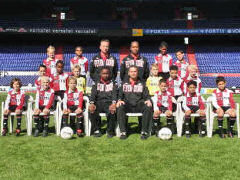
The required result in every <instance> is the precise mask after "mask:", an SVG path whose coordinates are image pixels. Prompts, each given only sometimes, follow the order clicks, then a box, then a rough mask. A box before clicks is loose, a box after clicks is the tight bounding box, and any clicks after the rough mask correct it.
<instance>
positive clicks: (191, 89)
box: [188, 84, 197, 94]
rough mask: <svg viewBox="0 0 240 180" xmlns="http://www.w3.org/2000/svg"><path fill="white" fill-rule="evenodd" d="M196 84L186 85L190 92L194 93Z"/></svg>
mask: <svg viewBox="0 0 240 180" xmlns="http://www.w3.org/2000/svg"><path fill="white" fill-rule="evenodd" d="M196 88H197V87H196V86H195V85H193V84H191V85H190V86H188V91H189V93H190V94H194V93H195V92H196Z"/></svg>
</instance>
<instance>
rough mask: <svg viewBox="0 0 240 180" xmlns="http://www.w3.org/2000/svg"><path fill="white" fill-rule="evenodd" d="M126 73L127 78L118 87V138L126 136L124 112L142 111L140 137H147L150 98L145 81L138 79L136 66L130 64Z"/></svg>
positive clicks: (150, 105)
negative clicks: (119, 133) (119, 134)
mask: <svg viewBox="0 0 240 180" xmlns="http://www.w3.org/2000/svg"><path fill="white" fill-rule="evenodd" d="M128 74H129V78H128V80H125V81H123V82H122V85H121V87H120V89H119V96H118V103H117V107H118V108H117V119H118V123H119V126H120V131H121V136H120V139H126V138H127V134H126V133H127V132H126V125H127V119H126V113H143V116H142V131H141V139H147V138H148V136H149V130H150V128H149V127H150V123H151V120H152V103H151V100H150V99H151V98H150V95H149V92H148V89H147V87H146V85H145V83H144V82H142V81H141V80H139V79H138V68H137V67H136V66H131V67H130V68H129V71H128Z"/></svg>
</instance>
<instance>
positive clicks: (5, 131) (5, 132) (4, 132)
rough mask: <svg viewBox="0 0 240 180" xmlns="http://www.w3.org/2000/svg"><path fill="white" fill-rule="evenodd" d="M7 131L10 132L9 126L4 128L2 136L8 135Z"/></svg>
mask: <svg viewBox="0 0 240 180" xmlns="http://www.w3.org/2000/svg"><path fill="white" fill-rule="evenodd" d="M7 132H8V130H7V128H3V131H2V136H6V134H7Z"/></svg>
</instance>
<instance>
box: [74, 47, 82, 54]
mask: <svg viewBox="0 0 240 180" xmlns="http://www.w3.org/2000/svg"><path fill="white" fill-rule="evenodd" d="M75 54H76V56H82V54H83V50H82V48H80V47H77V48H76V49H75Z"/></svg>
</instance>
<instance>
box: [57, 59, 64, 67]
mask: <svg viewBox="0 0 240 180" xmlns="http://www.w3.org/2000/svg"><path fill="white" fill-rule="evenodd" d="M58 64H61V65H62V66H64V62H63V60H58V61H57V63H56V66H57V65H58Z"/></svg>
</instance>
